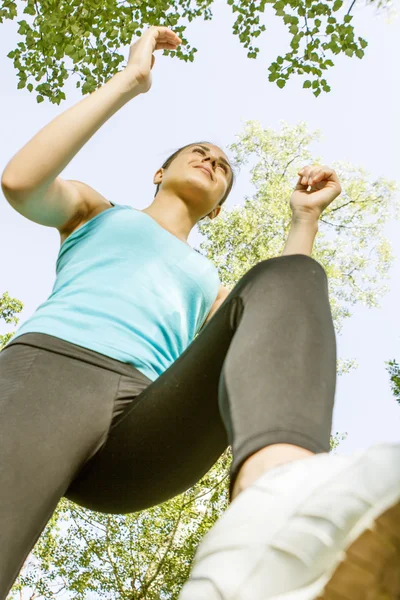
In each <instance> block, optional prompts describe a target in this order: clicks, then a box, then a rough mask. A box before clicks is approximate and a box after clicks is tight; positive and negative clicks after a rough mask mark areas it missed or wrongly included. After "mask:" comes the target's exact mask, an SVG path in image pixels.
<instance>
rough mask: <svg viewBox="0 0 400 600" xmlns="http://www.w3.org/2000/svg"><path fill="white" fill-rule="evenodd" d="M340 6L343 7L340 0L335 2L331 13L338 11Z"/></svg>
mask: <svg viewBox="0 0 400 600" xmlns="http://www.w3.org/2000/svg"><path fill="white" fill-rule="evenodd" d="M342 6H343V1H342V0H335V2H334V4H333V7H332V10H333V12H336V11H338V10H339V9H340V8H342Z"/></svg>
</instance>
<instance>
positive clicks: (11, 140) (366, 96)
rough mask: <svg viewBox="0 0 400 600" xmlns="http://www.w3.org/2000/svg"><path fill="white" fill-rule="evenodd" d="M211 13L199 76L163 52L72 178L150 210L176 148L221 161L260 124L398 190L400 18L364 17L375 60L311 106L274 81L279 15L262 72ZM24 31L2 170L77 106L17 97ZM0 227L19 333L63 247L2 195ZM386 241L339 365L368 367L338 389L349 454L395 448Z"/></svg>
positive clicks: (396, 234)
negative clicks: (251, 123) (190, 147)
mask: <svg viewBox="0 0 400 600" xmlns="http://www.w3.org/2000/svg"><path fill="white" fill-rule="evenodd" d="M213 12H214V20H213V21H211V22H203V21H202V20H197V21H195V22H194V23H192V24H189V29H188V33H189V35H188V37H189V36H190V41H191V44H192V45H193V46H195V47H196V48H198V50H199V51H198V53H197V54H196V58H195V61H194V63H187V64H185V63H184V62H182V61H178V60H176V59H174V60H172V59H170V58H167V57H163V56H162V55H161V53H156V65H155V67H154V69H153V87H152V89H151V90H150V92H149V93H148V94H146V95H144V96H140V97H138V98H136V99H134V100H133V101H132V102H131V103H129V104H128V105H127V106H125V107H124V108H123V109H122V110H121V111H119V112H118V113H117V114H116V115H115V116H114V117H113V118H112V119H111V120H110V121H108V123H107V124H106V125H104V126H103V127H102V129H101V130H100V131H99V132H98V133H97V134H96V135H95V136H94V137H93V138H92V140H90V142H89V143H88V144H86V146H85V147H84V148H83V149H82V150H81V152H80V153H79V154H78V155H77V156H76V157H75V158H74V160H73V161H72V162H71V163H70V164H69V165H68V167H67V168H66V169H65V170H64V172H63V173H62V176H63V177H65V178H67V179H78V180H82V181H85V182H87V183H88V184H90V185H92V186H93V187H94V188H96V189H98V190H99V191H100V192H101V193H102V194H103V195H104V196H106V197H107V198H109V199H110V200H114V201H115V202H118V203H126V204H132V205H133V206H135V207H137V208H143V207H145V206H146V205H148V204H150V202H151V200H152V198H153V195H154V189H155V188H154V186H153V183H152V178H153V174H154V172H155V171H156V170H157V168H158V167H159V166H160V165H161V164H162V162H163V160H164V159H165V158H166V157H167V156H168V155H169V154H170V153H171V152H173V151H174V150H175V149H176V148H178V147H179V146H181V145H183V144H186V143H189V142H191V141H197V140H198V139H209V140H210V141H213V142H214V143H216V144H219V145H221V146H222V147H224V148H225V147H226V146H227V145H229V144H230V143H232V142H234V141H235V135H236V134H238V133H239V132H240V131H241V130H242V127H243V124H244V122H245V121H247V120H249V119H255V120H258V121H260V123H261V125H262V126H263V127H272V128H279V121H280V120H285V121H287V122H288V123H289V124H291V125H295V124H297V123H298V122H299V121H306V122H307V124H308V126H309V128H310V129H312V130H314V129H320V130H321V131H322V133H323V140H322V141H321V142H320V143H319V144H318V145H316V146H315V152H316V155H319V156H321V157H322V159H323V161H324V162H325V163H328V164H329V163H330V162H332V161H335V160H344V161H349V162H352V163H354V164H357V165H361V166H363V167H364V168H366V169H367V170H369V171H370V172H371V173H372V174H373V175H374V176H384V177H387V178H389V179H395V180H397V181H399V180H400V175H399V167H398V162H399V152H398V149H397V143H396V142H397V140H398V139H399V138H400V116H399V110H398V107H399V106H400V84H399V78H398V56H399V40H400V20H399V18H395V19H393V20H392V22H391V23H388V22H387V19H386V18H385V16H382V15H381V16H379V15H378V14H377V13H376V12H375V11H374V10H373V9H372V8H362V9H361V8H360V9H359V10H358V11H356V12H355V15H356V18H355V23H356V25H357V28H358V33H359V35H362V36H363V37H365V38H366V39H367V40H368V41H369V46H368V48H367V55H366V57H365V58H364V59H363V60H362V61H360V60H358V59H348V58H345V57H343V58H342V57H340V58H336V65H337V66H336V67H335V68H334V69H333V70H331V72H330V73H329V80H330V84H331V86H332V92H331V93H329V94H322V95H321V96H320V97H319V98H317V99H316V98H315V97H314V96H313V95H312V94H311V93H310V92H309V91H307V90H303V89H302V83H301V82H300V81H299V80H293V81H292V82H290V83H289V84H288V85H287V86H286V87H285V88H284V89H283V90H279V89H278V88H277V87H276V86H275V85H274V84H270V83H269V82H268V70H267V69H268V66H269V64H270V62H271V60H272V59H273V58H275V56H276V55H277V54H278V53H283V52H285V49H286V47H287V41H288V37H287V34H286V31H285V28H284V27H283V26H282V25H281V23H280V21H279V20H278V19H277V18H275V17H274V16H273V14H272V11H269V10H267V11H266V13H265V16H264V22H265V24H266V25H267V31H266V32H265V33H264V34H262V36H260V37H259V38H258V40H257V45H258V46H259V47H260V48H261V52H260V55H259V57H258V59H257V60H249V59H247V58H246V50H245V49H244V48H243V47H242V46H241V44H240V43H239V41H238V38H237V37H236V36H234V35H233V34H232V33H231V27H232V24H233V23H234V20H235V17H236V15H232V14H231V9H230V7H227V6H225V4H224V3H222V2H218V3H217V4H216V5H214V9H213ZM21 18H22V17H21ZM17 27H18V26H17V24H16V23H12V22H8V23H6V24H3V25H1V36H0V72H1V92H2V93H1V96H0V140H1V142H0V170H1V171H2V170H3V168H4V167H5V165H6V163H7V162H8V160H9V159H10V158H11V156H12V155H13V154H14V153H15V152H16V151H17V150H19V149H20V148H21V147H22V146H23V145H24V144H25V143H26V142H27V141H28V140H29V139H30V138H31V137H32V136H33V135H34V134H35V133H36V132H37V131H38V130H39V129H40V128H41V127H43V126H44V125H45V124H46V123H48V122H49V121H50V120H51V119H52V118H53V117H54V116H56V115H58V114H60V112H61V111H63V110H66V109H67V108H68V107H69V106H71V105H73V104H75V103H76V102H77V101H79V99H80V98H81V96H80V95H79V91H78V90H76V89H75V84H74V83H69V84H68V86H67V94H68V100H67V101H66V102H65V103H63V104H62V105H61V106H60V107H57V106H53V105H50V104H49V103H47V102H44V103H42V104H39V105H38V104H37V103H36V101H35V98H34V96H33V95H31V94H29V92H27V91H26V90H22V91H21V90H17V89H16V86H17V78H16V75H15V72H14V69H13V66H12V61H10V60H9V59H7V58H6V55H7V53H8V52H9V51H10V50H11V49H12V48H14V47H15V45H16V42H17V41H18V37H19V36H17V34H16V31H17ZM127 51H128V48H126V49H125V55H127ZM251 193H252V188H251V185H250V183H249V177H248V173H247V172H245V170H243V171H242V172H241V173H240V175H239V178H238V181H237V184H236V186H235V188H234V190H233V192H232V194H231V196H230V198H229V200H228V202H227V204H226V206H227V207H228V208H229V207H231V206H233V205H235V204H240V203H242V202H243V199H244V196H245V195H251ZM0 223H1V230H0V259H1V264H0V292H2V291H4V290H8V291H9V293H10V294H11V295H12V296H14V297H17V298H19V299H21V300H22V301H23V302H24V304H25V309H24V311H23V313H22V315H21V322H22V321H23V320H25V319H26V318H28V317H29V316H30V315H31V314H32V313H33V312H34V310H35V309H36V307H37V306H38V305H39V304H40V302H42V301H43V300H45V299H46V298H47V296H48V295H49V294H50V292H51V289H52V286H53V282H54V269H55V260H56V257H57V252H58V247H59V235H58V232H57V231H56V230H54V229H49V228H45V227H42V226H40V225H37V224H35V223H32V222H30V221H28V220H26V219H24V218H23V217H21V216H20V215H19V214H18V213H16V212H15V211H14V210H13V209H12V208H11V207H10V206H9V205H8V203H7V202H6V201H5V199H4V197H3V196H2V195H1V192H0ZM387 235H388V237H389V239H390V240H391V241H392V243H393V249H394V252H395V255H396V261H395V264H394V266H393V269H392V271H391V277H392V279H391V281H390V282H389V285H390V287H391V291H390V293H389V294H387V296H385V297H384V298H383V299H382V303H381V309H373V310H368V309H366V308H362V307H355V309H354V315H353V316H352V317H351V319H350V320H348V321H347V323H346V325H345V327H344V329H343V333H342V335H341V336H339V338H338V347H339V355H340V356H342V357H344V358H347V357H355V358H356V359H357V361H358V363H359V368H358V369H357V370H356V371H354V372H353V373H351V374H349V375H345V376H344V377H341V378H339V381H338V388H337V394H336V408H335V413H334V424H333V432H335V431H339V432H344V431H347V432H348V438H347V440H346V441H344V442H342V443H341V446H340V453H343V454H349V453H351V452H353V451H355V450H360V449H363V448H366V447H368V446H369V445H370V444H372V443H379V442H391V441H399V440H400V406H399V405H398V404H397V403H396V402H395V400H394V399H393V397H392V395H391V393H390V387H389V378H388V375H387V372H386V370H385V365H384V361H385V360H387V359H389V358H392V357H397V358H398V359H400V323H399V320H398V317H397V313H398V310H397V309H398V305H399V298H400V266H399V260H398V257H399V256H400V223H398V222H393V223H390V224H389V226H388V227H387ZM189 241H190V242H191V243H192V245H198V244H199V242H200V236H199V234H198V233H196V232H193V233H192V235H191V237H190V238H189ZM4 331H5V330H4V329H3V332H4Z"/></svg>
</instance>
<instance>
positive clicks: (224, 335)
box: [66, 294, 241, 513]
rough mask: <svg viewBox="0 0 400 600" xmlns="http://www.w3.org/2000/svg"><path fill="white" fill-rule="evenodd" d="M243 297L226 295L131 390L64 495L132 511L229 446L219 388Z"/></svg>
mask: <svg viewBox="0 0 400 600" xmlns="http://www.w3.org/2000/svg"><path fill="white" fill-rule="evenodd" d="M240 302H241V301H240V298H238V297H236V296H235V295H234V294H232V295H231V297H228V298H227V299H226V300H225V302H224V304H223V305H222V306H221V307H220V308H219V310H218V311H217V313H216V314H215V315H214V317H213V318H212V319H211V320H210V322H209V323H208V324H207V325H206V326H205V328H204V329H203V330H202V331H201V332H200V334H199V335H198V336H197V337H196V339H195V340H194V341H193V342H192V343H191V345H190V346H189V347H188V348H187V349H186V350H185V352H184V353H183V354H182V355H181V356H180V357H179V358H178V359H177V360H176V361H175V362H174V363H173V364H172V365H171V366H170V367H169V368H168V369H167V370H166V371H165V372H164V373H163V374H162V375H161V376H160V377H158V379H156V380H155V381H154V382H152V383H151V384H150V385H149V386H148V387H147V388H146V389H145V390H144V391H142V392H141V393H140V394H139V395H138V396H137V397H132V398H131V404H130V406H129V408H127V409H126V410H125V411H124V413H123V414H122V415H120V417H119V418H117V419H116V420H115V421H114V424H113V426H112V427H111V429H110V432H109V435H108V438H107V441H106V443H105V445H104V446H103V448H102V449H101V450H100V452H98V453H97V455H96V456H95V457H94V458H93V459H91V461H90V462H89V463H88V464H87V465H86V467H85V469H84V470H83V471H82V472H81V473H80V474H79V476H78V477H77V478H76V480H75V481H74V482H73V484H72V485H71V487H70V488H69V490H68V492H67V494H66V496H67V497H68V498H70V499H71V500H73V501H75V502H77V503H78V504H81V505H83V506H86V507H87V508H90V509H92V510H97V511H101V512H111V513H130V512H136V511H138V510H142V509H145V508H148V507H150V506H154V505H156V504H160V503H161V502H164V501H165V500H168V499H169V498H171V497H173V496H176V495H177V494H179V493H182V492H184V491H185V490H187V489H189V488H190V487H191V486H192V485H194V484H195V483H196V482H197V481H198V480H199V479H200V478H201V477H202V476H203V475H204V474H205V473H207V471H208V470H209V469H210V468H211V467H212V465H213V464H214V463H215V462H216V461H217V460H218V458H219V457H220V456H221V454H222V453H223V451H224V450H225V449H226V448H227V446H228V439H227V434H226V429H225V427H224V424H223V422H222V419H221V415H220V411H219V406H218V389H219V382H220V376H221V372H222V369H223V364H224V360H225V357H226V354H227V352H228V349H229V346H230V343H231V341H232V338H233V336H234V335H235V330H236V315H239V313H240ZM124 387H125V389H126V390H128V389H129V380H128V378H125V379H124ZM134 387H135V386H134V385H133V384H132V388H134ZM128 393H129V392H128V391H127V394H128ZM132 393H134V390H133V392H132Z"/></svg>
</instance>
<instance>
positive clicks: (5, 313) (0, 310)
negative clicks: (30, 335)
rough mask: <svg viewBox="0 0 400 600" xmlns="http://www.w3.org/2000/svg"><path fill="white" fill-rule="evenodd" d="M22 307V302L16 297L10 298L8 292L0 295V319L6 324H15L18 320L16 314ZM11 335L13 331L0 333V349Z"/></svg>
mask: <svg viewBox="0 0 400 600" xmlns="http://www.w3.org/2000/svg"><path fill="white" fill-rule="evenodd" d="M23 307H24V305H23V304H22V302H20V301H19V300H17V299H16V298H11V297H10V295H9V294H8V292H4V294H3V295H2V296H0V321H1V320H3V321H4V322H5V323H7V324H10V323H13V324H14V325H16V324H17V323H18V320H19V319H18V317H17V316H16V315H17V313H20V312H21V310H22V309H23ZM13 335H14V334H13V333H6V334H5V335H0V351H1V350H2V349H3V348H4V346H5V345H6V344H7V343H8V342H9V341H10V339H11V338H12V336H13Z"/></svg>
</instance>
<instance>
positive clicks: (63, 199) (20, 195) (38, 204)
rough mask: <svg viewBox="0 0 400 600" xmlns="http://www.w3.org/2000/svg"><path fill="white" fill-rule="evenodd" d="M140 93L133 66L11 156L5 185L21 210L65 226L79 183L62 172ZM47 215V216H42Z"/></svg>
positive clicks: (38, 219) (11, 200)
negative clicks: (63, 223) (67, 180)
mask: <svg viewBox="0 0 400 600" xmlns="http://www.w3.org/2000/svg"><path fill="white" fill-rule="evenodd" d="M137 95H139V92H138V90H137V84H136V83H135V82H134V80H133V79H132V78H131V77H130V73H129V71H127V70H124V71H121V72H120V73H117V74H116V75H114V76H113V77H112V78H111V79H110V80H109V81H108V82H107V83H106V84H105V85H103V86H102V87H100V88H98V89H97V90H96V91H95V92H93V93H92V94H90V96H88V97H86V98H84V99H83V100H81V101H80V102H78V103H77V104H75V105H74V106H72V107H71V108H69V109H67V110H66V111H65V112H63V113H62V114H61V115H59V116H57V117H56V118H55V119H53V120H52V121H51V122H50V123H49V124H48V125H46V126H45V127H44V128H43V129H41V130H40V131H39V132H38V133H37V134H36V135H35V136H34V137H33V138H32V139H31V140H30V141H29V142H28V143H27V144H26V145H25V146H24V147H23V148H22V149H21V150H19V152H17V153H16V154H15V156H14V157H13V158H12V159H11V160H10V161H9V163H8V164H7V166H6V168H5V169H4V172H3V174H2V180H1V184H2V189H3V192H4V195H5V196H6V198H7V200H8V201H9V203H10V204H11V205H12V206H13V207H14V208H15V209H16V210H18V212H20V213H21V214H23V215H24V216H26V217H27V218H32V217H33V218H32V220H35V221H36V222H38V223H41V218H42V219H43V221H45V222H44V223H43V224H45V225H51V224H53V223H54V226H59V225H60V223H62V222H63V221H65V220H67V219H68V218H69V217H72V216H73V213H74V211H76V210H77V208H78V205H79V202H80V195H79V193H78V192H77V187H76V186H74V185H73V184H72V183H70V182H66V181H64V180H62V179H61V178H59V177H58V175H59V174H60V173H61V171H63V169H65V167H66V166H67V165H68V164H69V162H70V161H71V160H72V159H73V158H74V156H75V155H76V154H77V153H78V152H79V150H80V149H81V148H82V147H83V146H84V144H86V142H87V141H88V140H89V139H90V138H91V137H92V136H93V135H94V134H95V133H96V131H97V130H98V129H99V128H100V127H101V126H102V125H103V124H104V123H105V122H106V121H107V120H108V119H109V118H110V117H111V116H112V115H114V114H115V113H116V112H117V111H118V110H119V109H120V108H121V107H122V106H123V105H124V104H126V103H127V102H128V101H129V100H131V99H132V98H134V97H135V96H137ZM41 215H42V217H41Z"/></svg>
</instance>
